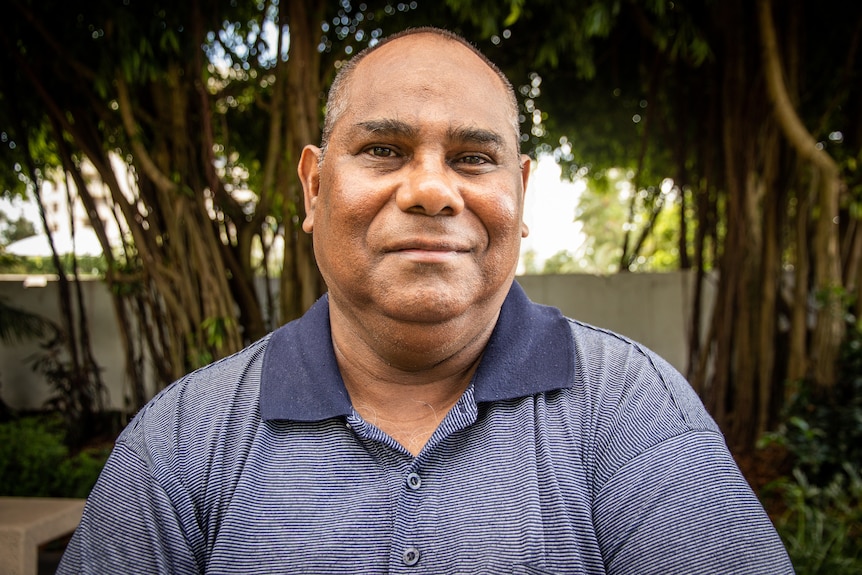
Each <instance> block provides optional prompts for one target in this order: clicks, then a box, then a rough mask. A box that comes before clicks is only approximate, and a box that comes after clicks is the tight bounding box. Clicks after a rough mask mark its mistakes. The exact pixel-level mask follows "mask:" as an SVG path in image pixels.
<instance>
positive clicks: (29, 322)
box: [0, 297, 57, 344]
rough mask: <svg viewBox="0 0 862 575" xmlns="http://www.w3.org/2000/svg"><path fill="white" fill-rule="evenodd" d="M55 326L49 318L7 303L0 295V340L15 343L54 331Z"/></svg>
mask: <svg viewBox="0 0 862 575" xmlns="http://www.w3.org/2000/svg"><path fill="white" fill-rule="evenodd" d="M56 330H57V326H55V325H54V323H53V322H51V321H50V320H49V319H47V318H44V317H42V316H40V315H38V314H35V313H32V312H29V311H27V310H24V309H21V308H18V307H15V306H13V305H11V304H9V303H7V301H6V298H3V297H0V342H3V343H7V344H8V343H17V342H20V341H23V340H24V339H30V338H38V337H42V336H45V335H48V334H50V333H56Z"/></svg>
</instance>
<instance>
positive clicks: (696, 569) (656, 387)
mask: <svg viewBox="0 0 862 575" xmlns="http://www.w3.org/2000/svg"><path fill="white" fill-rule="evenodd" d="M602 345H603V346H604V347H599V348H598V349H599V351H597V350H596V348H595V347H594V348H592V349H588V350H587V351H588V352H590V353H588V354H585V359H584V361H585V362H590V361H591V362H592V366H591V367H592V368H593V369H592V374H593V377H594V379H595V380H596V381H598V382H599V384H598V385H597V386H596V387H594V389H598V390H599V391H598V396H597V399H596V403H595V406H596V408H595V412H596V421H597V422H598V423H597V427H596V435H595V443H594V446H595V452H594V457H595V462H596V468H595V479H596V483H595V486H596V491H595V492H594V497H593V522H594V526H595V530H596V535H597V538H598V541H599V545H600V548H601V552H602V556H603V558H604V562H605V565H606V568H607V572H608V573H609V574H612V575H650V574H656V575H660V574H661V575H666V574H668V573H686V574H687V575H700V574H702V575H707V574H716V573H721V574H732V573H739V574H743V573H744V574H747V575H758V574H762V575H767V574H768V575H781V574H786V573H793V567H792V565H791V564H790V560H789V558H788V556H787V552H786V550H785V548H784V545H783V544H782V542H781V539H780V538H779V537H778V534H777V532H776V531H775V528H774V526H773V525H772V522H771V521H770V519H769V517H768V516H767V514H766V512H765V510H764V509H763V506H762V505H761V504H760V501H758V499H757V497H756V496H755V494H754V492H753V491H752V490H751V488H750V487H749V485H748V483H747V481H746V480H745V478H744V477H743V475H742V473H741V472H740V470H739V468H738V466H737V465H736V462H735V461H734V459H733V457H732V455H731V454H730V451H729V450H728V448H727V445H726V444H725V441H724V436H723V435H722V434H721V431H720V429H719V428H718V426H717V425H716V424H715V422H714V421H713V419H712V418H711V417H710V416H709V414H708V413H707V411H706V409H705V408H704V406H703V403H702V402H701V401H700V399H699V398H698V396H697V394H696V393H695V392H694V390H693V389H692V387H691V386H690V385H689V384H688V382H687V381H686V380H685V378H684V377H683V376H682V375H681V374H679V372H677V371H676V370H675V369H674V368H673V367H671V366H670V365H669V364H668V363H667V362H666V361H664V360H663V359H661V358H660V357H658V356H657V355H655V354H654V353H652V352H651V351H649V350H646V349H644V348H642V347H640V346H638V345H636V344H632V343H631V342H625V341H624V340H620V339H618V340H616V341H615V340H614V339H613V338H611V339H606V340H605V341H604V342H602Z"/></svg>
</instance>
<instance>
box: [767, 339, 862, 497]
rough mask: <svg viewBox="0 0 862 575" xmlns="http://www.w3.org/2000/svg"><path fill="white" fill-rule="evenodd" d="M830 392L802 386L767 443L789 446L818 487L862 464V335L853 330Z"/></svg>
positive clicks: (843, 349) (803, 383)
mask: <svg viewBox="0 0 862 575" xmlns="http://www.w3.org/2000/svg"><path fill="white" fill-rule="evenodd" d="M838 374H839V375H838V381H837V382H836V384H835V386H834V387H833V388H830V389H822V388H819V387H817V386H814V385H813V384H812V382H810V381H802V382H800V383H799V384H797V389H796V391H795V392H794V393H793V395H792V397H791V399H790V400H789V401H788V402H787V405H786V407H785V410H784V417H783V420H784V422H783V423H782V424H781V425H780V426H779V428H778V430H777V431H776V432H774V433H771V434H768V435H767V436H766V437H765V439H764V441H765V442H773V443H778V444H779V445H782V446H784V447H785V448H786V449H787V450H788V452H789V453H790V454H792V456H793V458H794V462H795V465H796V468H797V469H799V470H800V471H801V472H802V473H803V474H804V475H805V476H806V477H807V478H808V480H809V481H811V482H812V483H813V484H814V485H817V486H821V487H822V486H824V485H826V484H827V483H828V482H829V481H831V480H832V479H833V478H834V477H835V475H836V474H840V473H842V472H843V471H844V469H845V464H846V463H847V462H852V463H853V464H854V465H857V466H858V465H859V464H860V462H862V332H860V331H859V330H858V329H854V328H852V327H851V329H849V330H848V338H847V341H845V343H844V344H843V346H842V353H841V357H840V361H839V364H838Z"/></svg>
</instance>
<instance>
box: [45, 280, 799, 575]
mask: <svg viewBox="0 0 862 575" xmlns="http://www.w3.org/2000/svg"><path fill="white" fill-rule="evenodd" d="M792 572H793V569H792V567H791V565H790V563H789V560H788V558H787V554H786V552H785V550H784V548H783V546H782V544H781V541H780V540H779V538H778V536H777V535H776V532H775V530H774V529H773V526H772V524H771V523H770V521H769V519H768V517H767V516H766V514H765V513H764V510H763V508H762V507H761V505H760V504H759V502H758V500H757V498H756V497H755V495H754V494H753V493H752V491H751V489H750V488H749V486H748V484H747V483H746V481H745V479H744V478H743V477H742V475H741V474H740V472H739V470H738V468H737V467H736V465H735V463H734V461H733V459H732V457H731V455H730V453H729V452H728V450H727V448H726V446H725V443H724V440H723V437H722V435H721V433H720V432H719V430H718V428H717V427H716V425H715V423H714V422H713V420H712V419H711V418H710V417H709V415H708V414H707V413H706V411H705V410H704V408H703V405H702V404H701V402H700V401H699V399H698V397H697V396H696V395H695V393H694V392H693V390H692V389H691V387H690V386H689V385H688V384H687V383H686V381H685V380H684V379H683V378H682V376H680V375H679V374H678V373H677V372H676V371H675V370H674V369H673V368H672V367H670V366H669V365H668V364H667V363H666V362H665V361H663V360H662V359H660V358H659V357H657V356H656V355H654V354H653V353H651V352H650V351H648V350H646V349H644V348H642V347H641V346H639V345H637V344H636V343H633V342H631V341H629V340H627V339H625V338H623V337H620V336H618V335H616V334H613V333H610V332H608V331H605V330H601V329H597V328H595V327H591V326H587V325H584V324H581V323H579V322H576V321H572V320H570V319H567V318H565V317H563V316H562V315H561V314H560V312H559V311H558V310H556V309H554V308H550V307H545V306H539V305H536V304H534V303H532V302H530V301H529V300H528V299H527V297H526V295H525V294H524V292H523V291H522V290H521V288H520V286H518V285H517V283H515V284H514V285H513V287H512V289H511V290H510V293H509V295H508V297H507V299H506V301H505V303H504V305H503V307H502V310H501V313H500V317H499V320H498V323H497V326H496V328H495V330H494V332H493V334H492V336H491V338H490V341H489V343H488V346H487V348H486V350H485V353H484V355H483V359H482V361H481V363H480V365H479V367H478V369H477V371H476V373H475V375H474V378H473V381H472V382H471V384H470V386H469V387H468V389H467V390H466V392H465V393H464V395H463V396H462V397H461V399H460V401H458V403H457V404H456V405H455V407H454V408H453V409H452V410H451V411H450V412H449V413H448V415H447V416H446V417H445V418H444V420H443V421H442V423H441V424H440V426H439V428H438V429H437V430H436V432H435V433H434V435H433V436H432V437H431V439H430V440H429V441H428V443H427V444H426V445H425V447H424V449H423V450H422V452H421V453H420V454H419V455H418V456H416V457H413V456H412V455H411V454H410V453H409V452H408V451H407V450H405V449H404V448H403V447H402V446H401V445H399V444H398V443H397V442H395V441H394V440H393V439H392V438H391V437H389V436H388V435H386V434H385V433H383V432H381V431H380V430H379V429H377V428H376V427H375V426H373V425H372V424H370V423H368V422H366V421H364V420H363V419H362V418H361V417H360V416H359V415H358V414H357V412H356V411H355V410H354V409H353V407H352V405H351V402H350V398H349V396H348V394H347V391H346V389H345V387H344V383H343V381H342V379H341V376H340V374H339V371H338V367H337V364H336V360H335V355H334V352H333V349H332V343H331V339H330V328H329V305H328V300H327V298H326V297H325V296H324V297H323V298H322V299H321V300H319V301H318V302H317V303H316V304H315V305H314V306H313V307H312V308H311V309H310V310H309V311H308V312H307V313H306V314H305V315H304V316H303V317H302V318H301V319H299V320H297V321H294V322H291V323H289V324H287V325H285V326H283V327H282V328H280V329H278V330H276V331H274V332H273V333H271V334H270V335H268V336H267V337H265V338H264V339H262V340H260V341H258V342H256V343H254V344H252V345H251V346H249V347H248V348H246V349H245V350H243V351H241V352H239V353H237V354H235V355H233V356H231V357H229V358H226V359H224V360H221V361H219V362H216V363H214V364H212V365H210V366H207V367H205V368H202V369H200V370H198V371H196V372H193V373H191V374H189V375H188V376H186V377H185V378H183V379H181V380H179V381H177V382H176V383H174V384H173V385H171V386H170V387H168V388H167V389H166V390H164V391H163V392H162V393H160V394H159V395H158V396H157V397H155V398H154V399H153V400H152V401H151V402H150V403H149V404H148V405H147V406H146V407H145V408H144V409H143V410H142V411H141V412H140V413H139V414H138V415H137V416H136V417H135V418H134V420H133V421H132V422H131V423H130V424H129V426H128V427H127V428H126V429H125V430H124V432H123V433H122V434H121V436H120V437H119V439H118V441H117V444H116V446H115V448H114V451H113V453H112V455H111V457H110V458H109V461H108V463H107V465H106V467H105V469H104V471H103V473H102V475H101V477H100V479H99V481H98V483H97V485H96V487H95V488H94V489H93V492H92V493H91V495H90V497H89V499H88V502H87V506H86V509H85V511H84V516H83V519H82V521H81V524H80V526H79V528H78V530H77V531H76V533H75V535H74V537H73V539H72V541H71V543H70V545H69V547H68V549H67V551H66V553H65V555H64V557H63V561H62V563H61V566H60V570H59V573H92V574H99V575H104V574H109V573H166V574H167V573H173V574H185V573H240V574H272V573H309V574H335V573H357V574H359V573H361V574H377V573H381V574H382V573H403V574H406V575H412V574H420V573H421V574H434V575H444V574H504V573H507V574H508V573H520V574H536V573H556V574H601V573H613V574H632V575H634V574H637V575H644V574H651V573H655V574H661V575H667V574H674V573H679V574H687V575H691V574H718V573H746V574H758V573H761V574H770V575H775V574H782V573H792Z"/></svg>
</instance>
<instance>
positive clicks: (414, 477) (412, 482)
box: [407, 473, 422, 491]
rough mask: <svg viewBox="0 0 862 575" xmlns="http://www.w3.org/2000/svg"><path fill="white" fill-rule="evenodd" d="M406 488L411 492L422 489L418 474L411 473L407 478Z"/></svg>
mask: <svg viewBox="0 0 862 575" xmlns="http://www.w3.org/2000/svg"><path fill="white" fill-rule="evenodd" d="M407 486H408V487H410V489H412V490H413V491H416V490H417V489H419V488H420V487H422V478H421V477H419V474H418V473H411V474H410V475H408V476H407Z"/></svg>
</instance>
